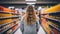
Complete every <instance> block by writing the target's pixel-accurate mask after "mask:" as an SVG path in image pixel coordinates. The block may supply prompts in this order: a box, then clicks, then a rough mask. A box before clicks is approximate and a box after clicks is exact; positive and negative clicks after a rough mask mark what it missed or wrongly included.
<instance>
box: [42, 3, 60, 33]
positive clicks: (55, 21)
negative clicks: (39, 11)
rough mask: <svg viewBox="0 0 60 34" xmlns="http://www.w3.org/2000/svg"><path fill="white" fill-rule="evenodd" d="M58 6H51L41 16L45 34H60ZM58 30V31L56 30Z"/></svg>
mask: <svg viewBox="0 0 60 34" xmlns="http://www.w3.org/2000/svg"><path fill="white" fill-rule="evenodd" d="M59 11H60V4H58V5H56V6H53V7H51V8H49V9H47V10H46V11H45V14H44V15H42V26H43V28H44V29H45V31H46V32H47V34H60V31H59V30H60V22H59V21H60V12H59ZM57 28H58V29H59V30H58V29H57Z"/></svg>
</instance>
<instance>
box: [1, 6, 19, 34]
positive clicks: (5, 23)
mask: <svg viewBox="0 0 60 34" xmlns="http://www.w3.org/2000/svg"><path fill="white" fill-rule="evenodd" d="M5 9H6V10H5ZM5 11H6V12H5ZM15 12H17V11H15V10H11V9H8V8H5V7H3V8H2V7H1V6H0V34H14V32H16V30H17V29H18V28H19V21H20V19H19V15H20V14H19V13H15Z"/></svg>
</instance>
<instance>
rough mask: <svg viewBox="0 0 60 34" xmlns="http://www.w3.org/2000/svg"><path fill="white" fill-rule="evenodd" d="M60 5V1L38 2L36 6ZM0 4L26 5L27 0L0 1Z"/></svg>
mask: <svg viewBox="0 0 60 34" xmlns="http://www.w3.org/2000/svg"><path fill="white" fill-rule="evenodd" d="M46 3H60V0H36V4H46ZM0 4H26V1H25V0H0Z"/></svg>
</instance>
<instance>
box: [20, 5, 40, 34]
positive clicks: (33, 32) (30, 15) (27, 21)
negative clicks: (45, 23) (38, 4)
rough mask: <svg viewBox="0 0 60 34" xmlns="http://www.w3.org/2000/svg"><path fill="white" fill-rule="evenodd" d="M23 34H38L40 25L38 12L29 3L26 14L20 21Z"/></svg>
mask: <svg viewBox="0 0 60 34" xmlns="http://www.w3.org/2000/svg"><path fill="white" fill-rule="evenodd" d="M20 29H21V31H22V34H37V32H38V29H39V25H38V19H37V16H36V13H35V12H34V8H33V6H32V5H29V6H28V7H27V10H26V14H25V16H24V17H23V20H22V21H21V23H20Z"/></svg>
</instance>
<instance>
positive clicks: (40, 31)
mask: <svg viewBox="0 0 60 34" xmlns="http://www.w3.org/2000/svg"><path fill="white" fill-rule="evenodd" d="M14 34H22V33H21V31H20V28H19V29H18V30H17V31H16V32H15V33H14ZM38 34H46V33H45V31H44V30H43V28H42V26H40V28H39V32H38Z"/></svg>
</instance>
